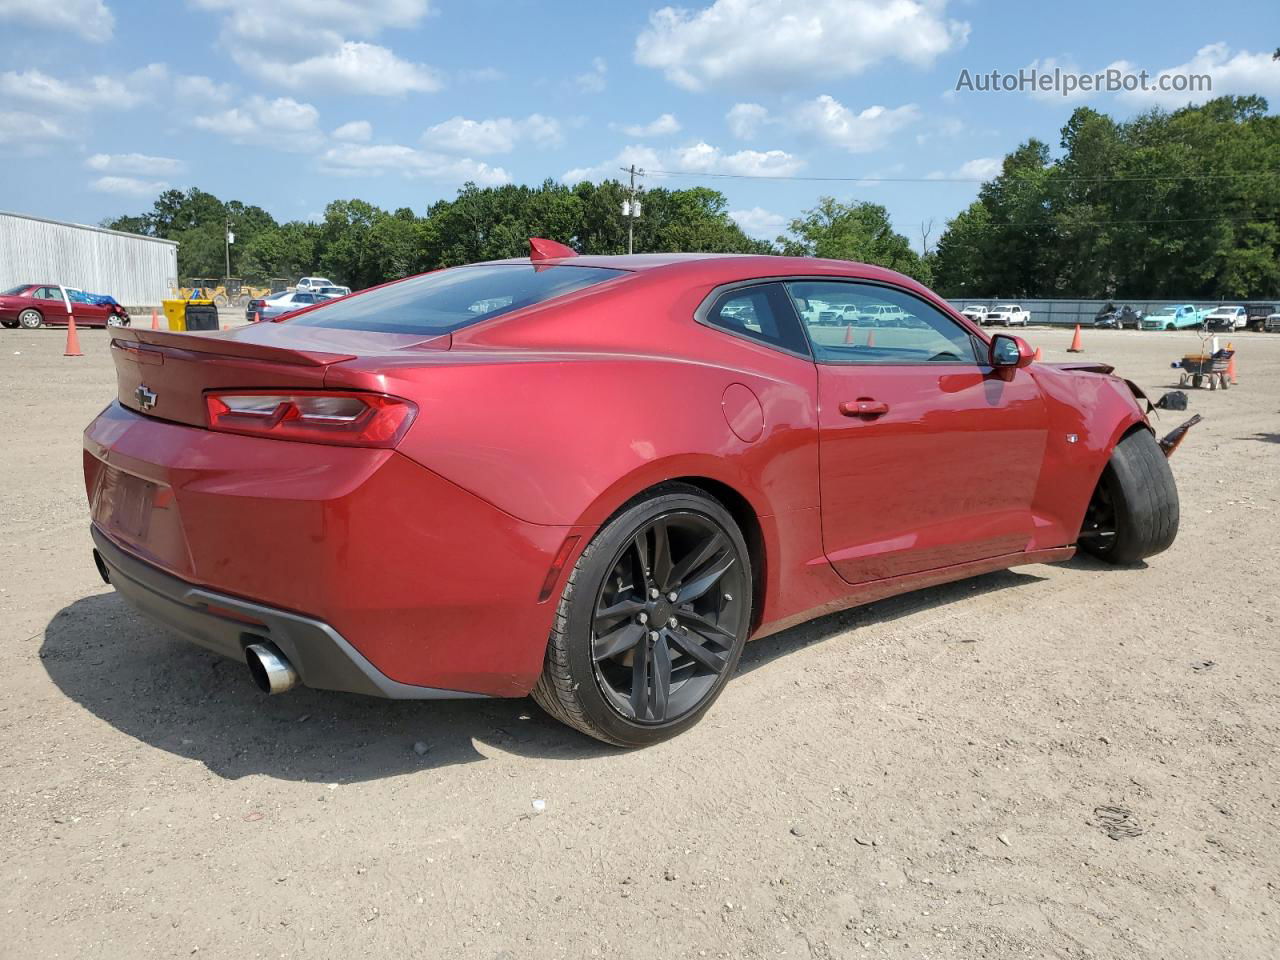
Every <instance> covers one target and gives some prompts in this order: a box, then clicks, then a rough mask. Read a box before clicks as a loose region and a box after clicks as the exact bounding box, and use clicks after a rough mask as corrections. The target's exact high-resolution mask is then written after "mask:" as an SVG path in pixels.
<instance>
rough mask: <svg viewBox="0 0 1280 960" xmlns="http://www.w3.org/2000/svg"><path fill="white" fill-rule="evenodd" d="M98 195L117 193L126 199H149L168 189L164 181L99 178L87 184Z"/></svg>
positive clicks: (133, 178)
mask: <svg viewBox="0 0 1280 960" xmlns="http://www.w3.org/2000/svg"><path fill="white" fill-rule="evenodd" d="M89 187H90V188H91V189H93V190H97V191H98V192H99V193H118V194H122V195H124V196H127V197H151V196H155V195H156V194H158V193H161V192H163V191H165V190H168V189H169V184H168V182H167V181H164V180H139V179H138V178H137V177H99V178H98V179H97V180H94V181H93V182H92V183H90V184H89Z"/></svg>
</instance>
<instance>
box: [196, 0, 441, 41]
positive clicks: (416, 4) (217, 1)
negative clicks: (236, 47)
mask: <svg viewBox="0 0 1280 960" xmlns="http://www.w3.org/2000/svg"><path fill="white" fill-rule="evenodd" d="M192 4H193V6H196V7H202V8H203V9H205V10H214V11H220V12H223V13H225V14H227V24H226V29H228V30H229V31H231V32H234V33H236V34H238V35H239V36H241V37H244V38H251V37H270V36H271V35H272V34H273V33H274V32H275V30H276V29H277V28H279V27H283V26H288V27H291V28H292V30H293V31H295V32H301V33H302V34H304V35H306V34H307V33H310V32H314V31H317V30H325V29H331V28H332V27H331V25H341V26H343V27H345V28H348V29H349V30H350V31H351V32H352V33H355V34H358V35H361V36H374V35H376V34H377V33H379V32H381V31H382V30H385V29H387V28H389V27H398V28H405V27H412V26H414V25H415V24H417V23H418V22H419V21H420V20H422V19H423V18H424V17H425V16H426V15H427V14H428V13H429V12H430V11H431V3H430V0H271V2H270V3H263V2H262V0H192Z"/></svg>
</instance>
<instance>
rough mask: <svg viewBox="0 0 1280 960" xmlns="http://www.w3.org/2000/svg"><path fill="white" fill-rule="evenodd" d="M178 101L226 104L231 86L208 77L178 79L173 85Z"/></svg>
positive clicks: (229, 97) (229, 96)
mask: <svg viewBox="0 0 1280 960" xmlns="http://www.w3.org/2000/svg"><path fill="white" fill-rule="evenodd" d="M173 92H174V95H175V96H176V97H177V99H178V101H179V102H181V103H184V104H188V105H189V104H192V103H197V102H199V103H226V102H227V101H228V100H230V99H231V84H229V83H217V82H216V81H214V80H211V79H209V78H208V77H201V76H191V77H178V78H176V79H175V80H174V83H173Z"/></svg>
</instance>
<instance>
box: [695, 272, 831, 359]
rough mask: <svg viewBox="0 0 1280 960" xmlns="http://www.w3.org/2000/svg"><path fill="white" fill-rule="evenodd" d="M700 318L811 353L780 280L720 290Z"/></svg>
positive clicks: (784, 347)
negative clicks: (722, 291)
mask: <svg viewBox="0 0 1280 960" xmlns="http://www.w3.org/2000/svg"><path fill="white" fill-rule="evenodd" d="M699 319H700V320H701V321H702V322H703V323H706V324H708V325H709V326H712V327H719V328H720V329H721V330H725V331H727V332H729V333H733V334H736V335H737V336H740V337H746V338H747V339H749V340H757V341H759V342H760V343H764V344H768V345H769V346H771V347H778V348H780V349H782V350H787V351H789V352H791V353H799V354H802V355H804V356H806V357H807V356H808V355H809V349H808V344H807V343H805V339H804V335H803V333H802V332H801V331H800V328H799V326H798V325H797V324H796V319H795V312H794V311H793V310H792V309H791V304H790V303H789V302H788V300H787V294H786V291H785V290H783V289H782V285H781V284H779V283H759V284H753V285H752V286H749V287H736V288H734V289H732V290H727V291H725V292H724V293H722V294H720V296H718V297H717V298H716V299H715V300H714V301H712V303H711V306H710V307H709V308H707V309H706V311H705V312H704V313H702V314H701V315H700V316H699Z"/></svg>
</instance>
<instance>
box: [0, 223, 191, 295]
mask: <svg viewBox="0 0 1280 960" xmlns="http://www.w3.org/2000/svg"><path fill="white" fill-rule="evenodd" d="M177 276H178V244H177V242H176V241H174V240H157V239H155V238H154V237H143V236H140V235H138V234H136V233H121V232H120V231H119V230H107V229H104V228H103V227H89V226H85V225H84V224H81V223H61V222H59V221H57V220H46V219H45V218H43V217H32V216H28V215H26V214H22V213H4V212H3V211H0V290H8V289H9V288H10V287H16V286H17V285H18V284H20V283H60V284H62V285H63V286H67V287H78V288H79V289H81V290H87V291H88V292H90V293H105V294H109V295H110V296H113V297H115V298H116V300H118V301H119V302H120V303H122V304H124V305H125V306H127V307H132V306H154V305H158V304H159V303H160V301H161V300H163V299H164V298H165V297H168V296H170V295H171V294H170V292H169V291H170V288H171V287H173V286H174V285H175V283H176V280H177Z"/></svg>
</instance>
